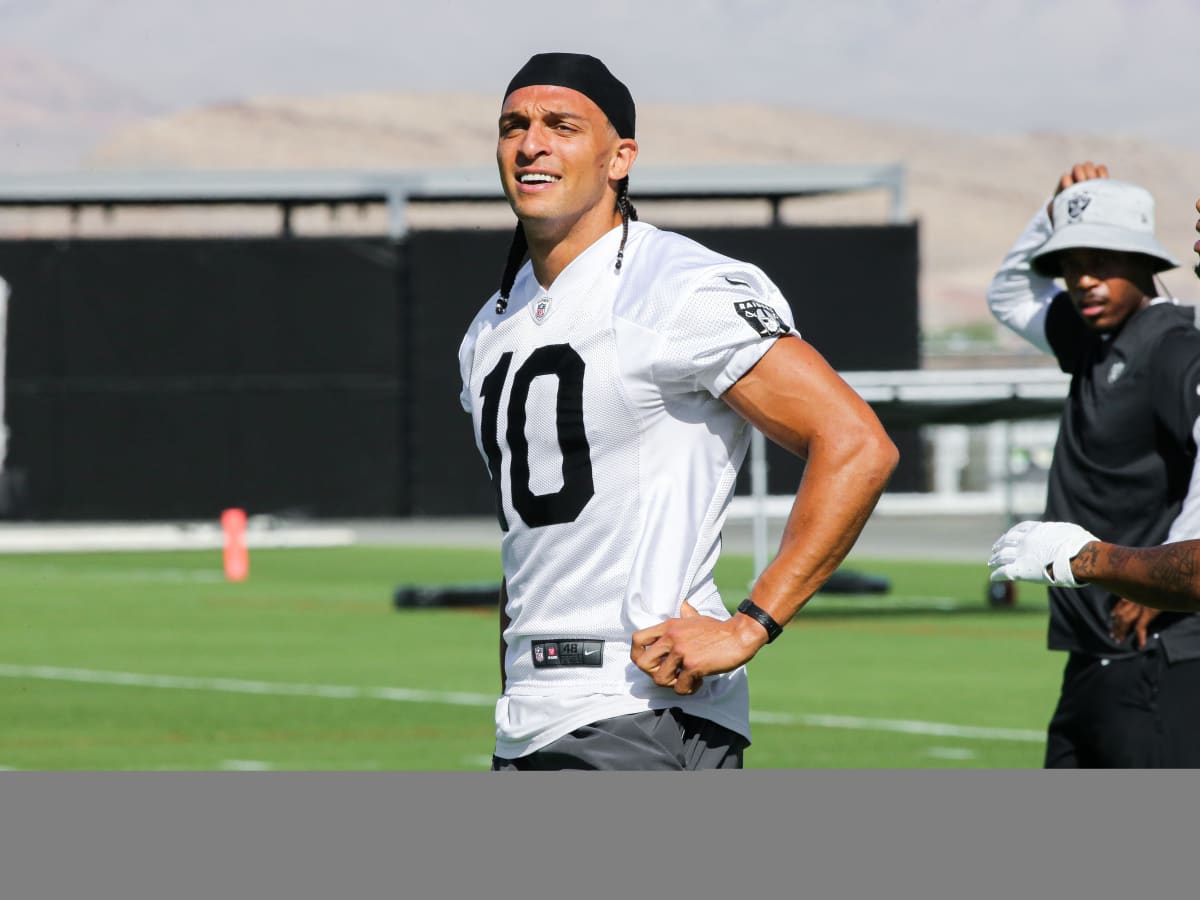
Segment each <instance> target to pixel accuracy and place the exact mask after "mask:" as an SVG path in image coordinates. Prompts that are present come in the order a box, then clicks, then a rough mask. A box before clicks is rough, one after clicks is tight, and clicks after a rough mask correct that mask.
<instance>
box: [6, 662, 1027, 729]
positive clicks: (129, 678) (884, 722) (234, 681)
mask: <svg viewBox="0 0 1200 900" xmlns="http://www.w3.org/2000/svg"><path fill="white" fill-rule="evenodd" d="M0 678H39V679H43V680H46V681H74V682H81V683H84V684H111V685H120V686H123V687H156V688H175V689H179V690H192V691H222V692H226V693H232V694H261V695H268V696H282V697H324V698H327V699H333V700H390V701H392V702H398V703H444V704H449V705H451V706H484V707H489V708H490V707H494V706H495V705H496V697H495V696H494V695H492V694H472V693H467V692H465V691H422V690H413V689H411V688H388V687H353V686H350V685H336V684H288V683H283V682H276V681H246V680H243V679H238V678H192V677H187V676H179V675H144V674H140V673H137V672H101V671H97V670H94V669H66V668H61V667H58V666H16V665H8V664H5V663H0ZM750 721H751V722H758V723H760V724H763V725H804V726H807V727H810V728H846V729H851V730H854V731H891V732H897V733H899V734H925V735H935V736H938V737H953V738H962V739H966V740H982V741H1021V742H1025V743H1036V744H1040V743H1042V742H1043V741H1044V740H1045V739H1046V736H1045V734H1043V733H1042V732H1040V731H1031V730H1026V729H1021V728H985V727H979V726H974V725H949V724H946V723H943V722H920V721H913V720H908V719H869V718H864V717H861V716H826V715H795V714H792V713H775V712H765V711H761V710H760V711H754V710H751V712H750Z"/></svg>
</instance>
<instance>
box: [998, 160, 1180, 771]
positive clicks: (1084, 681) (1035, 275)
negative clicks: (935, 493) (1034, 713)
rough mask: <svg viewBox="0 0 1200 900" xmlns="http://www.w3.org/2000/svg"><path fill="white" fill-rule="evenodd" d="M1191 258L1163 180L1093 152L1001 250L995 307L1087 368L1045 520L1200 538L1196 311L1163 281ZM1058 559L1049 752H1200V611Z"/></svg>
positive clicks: (1123, 761) (1070, 762)
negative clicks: (1057, 658)
mask: <svg viewBox="0 0 1200 900" xmlns="http://www.w3.org/2000/svg"><path fill="white" fill-rule="evenodd" d="M1177 265H1178V263H1177V262H1176V260H1175V259H1173V258H1172V257H1171V255H1170V254H1169V253H1168V252H1167V251H1166V250H1165V249H1164V248H1163V247H1162V245H1161V244H1160V243H1159V242H1158V240H1157V239H1156V238H1155V236H1154V199H1153V197H1152V196H1151V195H1150V194H1149V192H1147V191H1146V190H1144V189H1143V188H1141V187H1139V186H1137V185H1134V184H1129V183H1127V182H1122V181H1118V180H1115V179H1110V178H1109V177H1108V169H1107V168H1106V167H1105V166H1103V165H1096V164H1093V163H1091V162H1085V163H1080V164H1078V165H1075V166H1073V167H1072V168H1071V169H1070V170H1069V171H1068V172H1066V173H1064V174H1063V175H1062V177H1061V178H1060V179H1059V181H1058V184H1057V186H1056V190H1055V192H1054V195H1053V197H1052V198H1051V201H1050V203H1049V204H1048V205H1047V206H1044V207H1042V208H1040V209H1039V210H1038V212H1037V214H1036V215H1035V216H1034V217H1033V219H1032V221H1031V222H1030V223H1029V225H1028V226H1027V227H1026V229H1025V231H1024V232H1023V233H1022V234H1021V236H1020V238H1019V239H1018V240H1017V243H1016V244H1015V245H1014V246H1013V248H1012V249H1011V250H1010V251H1009V253H1008V255H1007V256H1006V257H1005V259H1004V261H1003V262H1002V263H1001V266H1000V270H999V271H998V272H997V273H996V276H995V278H994V279H993V281H992V284H991V287H990V288H989V290H988V306H989V308H990V309H991V311H992V314H993V315H994V316H995V317H996V318H997V319H998V320H999V321H1000V322H1001V323H1003V324H1004V325H1005V326H1007V327H1008V328H1010V329H1012V330H1013V331H1015V332H1016V333H1017V334H1020V335H1021V336H1022V337H1024V338H1026V339H1027V340H1028V341H1030V343H1032V344H1034V345H1035V346H1036V347H1038V348H1040V349H1042V350H1044V351H1046V352H1049V353H1052V354H1053V355H1054V356H1055V358H1056V360H1057V361H1058V364H1059V366H1060V367H1061V368H1062V370H1063V371H1064V372H1068V373H1069V374H1070V375H1071V376H1072V380H1071V389H1070V394H1069V396H1068V398H1067V400H1066V403H1065V405H1064V408H1063V416H1062V421H1061V424H1060V426H1059V435H1058V442H1057V445H1056V446H1055V450H1054V457H1053V461H1052V463H1051V467H1050V478H1049V485H1048V491H1047V501H1046V510H1045V514H1044V516H1043V518H1044V519H1045V520H1046V521H1048V522H1055V523H1073V525H1076V526H1078V527H1080V528H1081V529H1083V530H1084V532H1085V533H1087V534H1088V535H1090V536H1096V537H1098V538H1099V539H1100V540H1102V541H1104V542H1110V543H1112V544H1115V545H1119V546H1122V547H1153V546H1156V545H1159V544H1162V543H1164V542H1167V541H1186V540H1190V539H1195V538H1200V472H1198V471H1197V468H1196V459H1197V453H1196V445H1197V440H1198V439H1200V331H1198V330H1197V311H1196V310H1195V309H1194V308H1193V307H1190V306H1184V305H1181V304H1178V303H1176V302H1175V301H1174V300H1172V299H1169V298H1163V297H1160V296H1158V292H1157V290H1156V289H1155V275H1156V274H1157V273H1159V272H1161V271H1165V270H1167V269H1170V268H1174V267H1175V266H1177ZM1056 279H1057V281H1056ZM1060 568H1061V569H1062V571H1060ZM1008 571H1009V572H1010V573H1013V572H1015V570H1012V569H1010V570H1008ZM1054 571H1055V576H1054V577H1053V578H1049V577H1048V578H1047V579H1046V581H1047V583H1049V584H1050V588H1049V592H1050V629H1049V646H1050V648H1051V649H1052V650H1061V651H1065V652H1067V653H1068V660H1067V665H1066V671H1065V673H1064V677H1063V684H1062V692H1061V695H1060V698H1059V702H1058V706H1057V708H1056V709H1055V712H1054V714H1053V716H1052V718H1051V721H1050V725H1049V730H1048V736H1047V745H1046V758H1045V764H1046V766H1047V767H1054V768H1060V767H1062V768H1069V767H1104V768H1112V767H1138V768H1145V767H1159V766H1174V767H1179V766H1187V767H1191V766H1200V705H1197V704H1196V703H1195V698H1196V697H1197V696H1200V616H1198V615H1196V614H1194V613H1185V612H1179V611H1176V612H1164V611H1160V610H1157V609H1151V608H1149V607H1146V606H1142V605H1140V604H1138V603H1134V602H1133V601H1132V600H1131V599H1129V597H1128V596H1123V594H1128V593H1131V592H1129V591H1126V592H1120V591H1118V592H1114V591H1112V590H1110V589H1108V587H1106V584H1108V585H1109V587H1113V586H1115V585H1112V584H1111V583H1108V582H1105V583H1097V582H1091V583H1087V584H1080V583H1078V582H1076V581H1075V579H1074V577H1073V576H1072V573H1071V569H1070V567H1069V566H1065V565H1064V566H1062V567H1060V566H1057V565H1056V566H1055V567H1054ZM1101 581H1103V579H1101Z"/></svg>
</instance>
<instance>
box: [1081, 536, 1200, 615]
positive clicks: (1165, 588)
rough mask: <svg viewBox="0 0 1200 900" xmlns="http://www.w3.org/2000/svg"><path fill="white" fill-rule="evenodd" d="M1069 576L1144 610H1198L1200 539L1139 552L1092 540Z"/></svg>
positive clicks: (1136, 549) (1163, 545) (1082, 551)
mask: <svg viewBox="0 0 1200 900" xmlns="http://www.w3.org/2000/svg"><path fill="white" fill-rule="evenodd" d="M1071 573H1072V574H1073V575H1074V576H1075V580H1076V581H1079V582H1090V583H1092V584H1097V585H1099V586H1100V587H1102V588H1104V589H1105V590H1107V591H1111V592H1112V593H1114V594H1116V595H1117V596H1118V597H1125V598H1127V599H1129V600H1133V601H1134V602H1135V603H1140V604H1142V605H1143V606H1151V607H1154V608H1155V609H1168V610H1178V611H1181V612H1196V611H1200V540H1195V541H1179V542H1177V543H1174V544H1162V545H1160V546H1158V547H1138V548H1132V547H1121V546H1118V545H1116V544H1108V543H1105V542H1103V541H1090V542H1089V543H1087V544H1085V545H1084V546H1083V548H1082V549H1081V550H1080V551H1079V553H1078V555H1076V556H1075V557H1074V558H1073V559H1072V560H1071Z"/></svg>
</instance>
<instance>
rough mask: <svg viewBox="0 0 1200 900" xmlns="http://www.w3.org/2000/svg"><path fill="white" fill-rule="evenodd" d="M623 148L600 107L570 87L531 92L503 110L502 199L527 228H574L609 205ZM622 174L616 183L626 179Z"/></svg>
mask: <svg viewBox="0 0 1200 900" xmlns="http://www.w3.org/2000/svg"><path fill="white" fill-rule="evenodd" d="M620 143H621V140H620V138H619V137H618V135H617V132H616V130H615V129H614V128H613V127H612V125H611V124H610V123H609V121H608V117H607V116H605V115H604V113H603V112H602V111H601V109H600V107H598V106H597V105H596V104H595V103H593V102H592V101H591V100H590V99H589V98H588V97H586V96H584V95H583V94H581V93H579V92H578V91H575V90H572V89H571V88H565V87H559V86H557V85H540V84H539V85H530V86H529V87H525V88H521V89H520V90H516V91H513V92H512V93H511V94H509V95H508V97H506V98H505V100H504V107H503V108H502V109H501V111H500V134H499V139H498V141H497V143H496V162H497V164H498V165H499V168H500V180H501V183H502V184H503V187H504V194H505V196H506V197H507V198H508V202H509V205H511V206H512V209H513V212H515V213H516V214H517V217H518V218H519V219H521V221H522V222H524V223H525V224H526V226H527V227H528V226H530V225H534V227H537V226H538V225H539V224H544V225H545V226H549V227H550V228H551V229H553V228H554V227H555V225H558V226H560V227H565V228H567V229H569V228H570V227H571V226H572V225H573V224H574V223H575V222H576V221H578V220H579V219H581V218H583V217H584V216H586V215H587V214H588V213H589V212H592V211H593V210H597V211H600V212H601V214H607V215H610V216H611V214H612V210H613V207H612V203H613V200H612V198H609V199H608V205H607V207H605V206H604V203H605V198H606V195H607V194H608V193H610V191H609V185H610V179H612V178H613V177H614V169H613V166H614V165H615V164H616V163H617V158H618V152H617V151H618V147H619V145H620ZM622 175H623V173H621V174H617V175H616V177H617V178H620V177H622Z"/></svg>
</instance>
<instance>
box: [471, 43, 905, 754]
mask: <svg viewBox="0 0 1200 900" xmlns="http://www.w3.org/2000/svg"><path fill="white" fill-rule="evenodd" d="M637 154H638V144H637V141H636V138H635V107H634V102H633V98H632V96H631V95H630V92H629V90H628V89H627V88H626V87H625V85H624V84H622V83H621V82H620V81H619V80H617V78H616V77H614V76H613V75H612V73H611V72H610V71H609V70H608V68H607V67H606V66H605V65H604V64H603V63H602V62H600V61H599V60H597V59H595V58H594V57H591V56H585V55H581V54H572V53H546V54H538V55H536V56H534V57H533V58H531V59H530V60H529V61H528V62H527V63H526V64H525V65H524V66H523V67H522V68H521V70H520V71H519V72H518V73H517V74H516V75H515V76H514V77H513V79H512V81H511V82H510V83H509V85H508V87H507V89H506V90H505V92H504V99H503V104H502V108H501V110H500V117H499V131H498V138H497V144H496V162H497V165H498V167H499V174H500V181H501V184H502V185H503V188H504V193H505V196H506V197H507V199H508V202H509V204H510V206H511V207H512V209H513V212H514V213H515V214H516V217H517V219H518V224H517V228H516V232H515V235H514V238H513V243H512V247H511V250H510V253H509V258H508V264H507V266H506V269H505V272H504V275H503V278H502V279H501V285H500V290H499V291H498V292H497V293H496V294H495V295H493V296H492V297H491V298H490V299H489V300H488V301H487V303H486V304H485V305H484V306H483V308H482V309H481V310H480V312H479V314H478V315H477V316H476V318H475V320H474V321H473V322H472V323H471V325H470V327H469V329H468V331H467V334H466V337H465V338H464V340H463V342H462V346H461V349H460V352H459V362H460V368H461V374H462V382H463V390H462V403H463V406H464V408H465V409H466V410H467V411H468V412H469V413H470V414H471V417H472V421H473V425H474V431H475V438H476V443H477V445H478V448H479V451H480V454H481V455H482V457H483V460H484V462H485V464H486V466H487V470H488V473H489V474H490V476H491V479H492V483H493V485H494V488H495V493H496V509H497V514H498V518H499V521H500V526H501V528H502V530H503V538H502V558H503V568H504V582H503V589H502V592H501V616H500V627H501V641H500V655H501V667H502V684H503V694H502V696H501V697H500V699H499V701H498V703H497V706H496V747H495V752H494V756H493V768H494V769H497V770H510V769H697V768H737V767H740V766H741V765H742V760H743V750H744V748H745V747H746V746H747V745H748V743H749V739H750V727H749V699H748V696H749V695H748V689H747V679H746V672H745V668H744V666H745V663H746V662H747V661H748V660H749V659H750V658H751V657H753V656H754V655H755V653H757V652H758V651H759V650H760V649H761V648H762V647H763V646H764V645H765V644H767V643H769V642H770V641H772V640H774V639H775V638H776V637H777V636H778V634H779V633H780V630H781V629H782V627H783V625H784V624H785V623H787V621H788V620H789V619H791V617H792V616H793V615H794V614H795V613H796V612H797V611H798V610H799V609H800V607H801V606H803V605H804V603H805V602H806V601H807V600H808V599H809V597H811V596H812V594H813V593H814V592H815V591H816V590H817V588H818V587H820V585H821V584H822V583H823V581H824V580H825V579H826V578H827V577H828V576H829V575H830V574H831V573H832V572H833V571H834V569H835V568H836V567H837V565H838V563H839V562H840V561H841V560H842V558H843V557H844V556H845V555H846V553H847V552H848V551H849V549H850V547H851V545H852V544H853V543H854V541H855V539H856V538H857V536H858V534H859V532H860V530H861V529H862V527H863V524H864V523H865V521H866V519H867V517H868V515H869V514H870V512H871V510H872V509H873V507H874V505H875V502H876V500H877V499H878V496H879V494H880V492H881V491H882V490H883V486H884V484H885V482H886V481H887V479H888V477H889V475H890V474H891V472H892V470H893V468H894V466H895V464H896V460H897V454H896V450H895V447H894V446H893V444H892V442H891V441H890V440H889V438H888V437H887V435H886V433H885V432H884V430H883V428H882V427H881V426H880V424H879V421H878V420H877V419H876V417H875V415H874V414H873V413H872V411H871V410H870V408H869V407H868V406H867V405H866V404H865V403H864V402H863V401H862V400H861V399H860V398H859V396H858V395H857V394H856V393H855V392H854V391H853V390H852V389H851V388H850V387H849V386H848V385H846V384H845V382H843V381H842V380H841V379H840V378H839V377H838V376H837V375H836V374H835V373H834V372H833V371H832V369H831V368H830V367H829V366H828V365H827V364H826V362H825V361H824V360H823V359H822V358H821V356H820V354H818V353H817V351H816V350H814V349H813V348H812V347H811V346H809V345H808V344H807V343H805V342H804V341H803V340H802V339H801V338H800V336H799V334H798V332H797V331H796V329H795V327H794V324H793V320H792V311H791V309H790V307H789V305H788V303H787V302H786V301H785V300H784V298H783V297H782V296H781V294H780V292H779V291H778V289H777V288H776V287H775V285H774V284H773V283H772V282H771V280H770V278H769V277H768V276H767V275H766V274H765V273H764V272H762V271H761V270H760V269H759V268H758V267H756V266H754V265H751V264H750V263H747V262H743V261H740V260H736V259H731V258H728V257H725V256H722V255H720V254H718V253H715V252H713V251H712V250H709V249H707V248H706V247H703V246H701V245H700V244H697V243H695V242H693V241H691V240H689V239H687V238H684V237H682V236H680V235H677V234H672V233H670V232H666V231H660V230H659V229H657V228H655V227H653V226H651V225H648V224H645V223H643V222H639V221H638V220H637V213H636V210H635V209H634V206H633V204H632V203H631V202H630V198H629V184H630V175H631V170H632V168H633V165H634V161H635V160H636V158H637ZM526 253H528V256H529V261H528V262H525V261H524V259H525V256H526ZM814 302H816V301H815V300H814ZM749 425H754V426H757V427H759V428H760V429H762V430H763V431H764V432H765V433H766V434H767V435H768V436H770V437H772V438H773V439H775V440H776V441H778V442H780V443H782V444H783V445H785V446H787V447H789V448H791V449H792V450H794V451H795V452H797V453H799V454H801V455H803V456H805V457H806V458H807V460H808V462H807V467H806V470H805V474H804V477H803V479H802V483H801V485H800V489H799V493H798V496H797V500H796V503H795V506H794V509H793V511H792V514H791V517H790V518H789V520H788V523H787V526H786V530H785V534H784V537H783V541H782V545H781V547H780V551H779V555H778V556H777V558H776V559H775V561H774V562H773V563H772V564H771V565H770V566H769V567H768V568H767V569H766V570H765V571H764V572H763V573H762V575H761V577H760V578H759V579H758V581H757V582H756V584H755V586H754V588H753V591H752V592H751V595H750V597H749V598H747V599H746V600H745V601H744V602H743V603H742V605H741V606H740V607H739V612H738V613H736V614H734V615H733V616H730V614H729V613H728V611H727V610H726V607H725V604H724V603H723V602H722V599H721V597H720V595H719V594H718V592H717V588H716V586H715V584H714V582H713V566H714V564H715V563H716V561H717V557H718V555H719V553H720V548H721V527H722V523H723V522H724V519H725V512H726V508H727V506H728V503H729V499H730V495H731V493H732V491H733V486H734V480H735V478H736V475H737V470H738V467H739V465H740V463H741V461H742V459H743V457H744V456H745V453H746V449H747V446H748V443H749Z"/></svg>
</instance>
